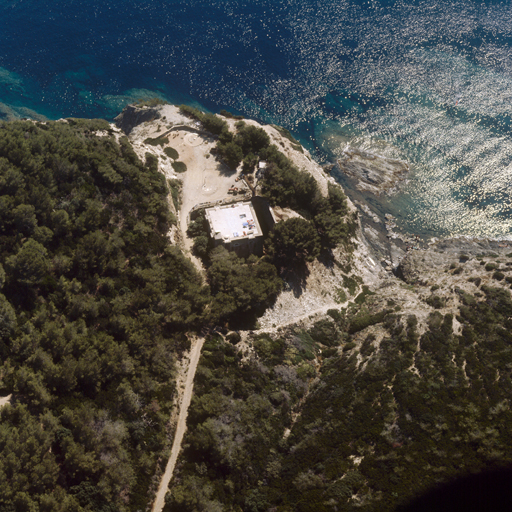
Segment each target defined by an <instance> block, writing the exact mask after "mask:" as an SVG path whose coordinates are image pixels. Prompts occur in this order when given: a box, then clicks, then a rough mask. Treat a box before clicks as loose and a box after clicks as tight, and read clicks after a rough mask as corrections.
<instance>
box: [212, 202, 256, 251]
mask: <svg viewBox="0 0 512 512" xmlns="http://www.w3.org/2000/svg"><path fill="white" fill-rule="evenodd" d="M205 213H206V218H207V220H208V222H209V224H210V230H211V236H212V237H213V238H215V239H217V240H220V239H222V240H223V241H224V243H230V242H231V241H233V240H236V239H242V238H255V237H257V236H262V234H263V233H262V231H261V228H260V225H259V222H258V218H257V217H256V213H255V211H254V208H253V206H252V204H251V203H249V202H245V203H235V204H232V205H226V206H216V207H214V208H207V209H206V210H205Z"/></svg>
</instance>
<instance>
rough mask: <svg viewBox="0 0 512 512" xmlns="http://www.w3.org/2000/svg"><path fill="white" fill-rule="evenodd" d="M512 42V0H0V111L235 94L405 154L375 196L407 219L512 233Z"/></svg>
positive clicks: (239, 105) (336, 147)
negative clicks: (398, 170) (398, 182)
mask: <svg viewBox="0 0 512 512" xmlns="http://www.w3.org/2000/svg"><path fill="white" fill-rule="evenodd" d="M511 47H512V2H510V1H506V2H496V1H486V2H482V1H470V0H459V1H435V0H434V1H430V0H429V1H378V0H370V1H364V2H363V1H354V0H322V1H314V0H285V1H283V0H209V1H205V0H186V1H185V0H168V1H163V0H146V1H143V0H102V1H97V0H88V1H85V0H65V1H64V0H51V1H48V0H37V1H36V0H0V49H1V51H0V116H2V115H3V117H4V118H8V117H13V116H14V117H33V118H37V117H38V115H44V116H46V117H48V118H51V119H58V118H60V117H69V116H75V117H78V116H82V117H106V118H108V119H112V118H113V117H114V116H115V115H116V114H117V113H118V112H119V111H120V110H121V109H122V108H123V106H124V105H126V104H127V103H129V102H132V101H135V100H137V99H138V98H145V97H151V96H155V95H158V96H161V97H164V98H166V99H168V100H169V101H171V102H174V103H188V104H192V105H197V106H201V107H203V108H207V109H209V110H211V111H218V110H220V109H222V108H226V109H229V110H231V111H235V112H237V113H242V114H244V115H246V116H248V117H253V118H256V119H258V120H260V121H262V122H270V123H275V124H280V125H283V126H285V127H286V128H288V129H289V130H290V131H292V132H293V133H294V134H295V135H296V137H297V138H299V139H300V140H301V141H302V142H303V143H304V145H306V146H307V147H308V149H310V151H311V152H312V153H313V154H314V155H315V156H316V157H317V158H318V159H320V160H321V161H326V162H327V161H333V160H335V159H336V158H338V157H340V156H341V155H342V153H343V150H345V149H347V148H354V149H363V150H365V151H369V152H372V153H374V154H376V155H382V156H385V157H391V158H397V159H400V160H404V161H406V162H408V163H409V164H410V168H411V171H410V174H409V176H408V180H407V182H406V183H404V184H403V185H402V187H401V189H400V192H399V193H398V194H397V195H395V196H393V197H392V198H390V199H380V200H379V201H376V200H373V199H372V198H369V199H370V200H373V202H374V204H375V205H376V207H377V208H379V209H381V210H382V211H386V212H391V213H392V214H394V215H395V216H396V217H397V220H398V223H399V225H401V226H402V227H403V228H404V229H407V230H408V231H411V232H414V233H417V234H421V235H424V236H433V235H436V236H446V235H468V236H481V237H497V238H511V237H512V217H511V211H512V201H511V193H510V185H511V178H512V139H511V132H510V128H511V123H512V102H511V99H512V48H511ZM337 179H339V180H340V181H343V180H344V177H343V176H337Z"/></svg>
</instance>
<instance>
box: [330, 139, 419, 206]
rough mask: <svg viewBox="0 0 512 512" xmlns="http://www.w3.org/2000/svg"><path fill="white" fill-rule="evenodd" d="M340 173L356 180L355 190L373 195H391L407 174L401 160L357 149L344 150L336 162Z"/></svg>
mask: <svg viewBox="0 0 512 512" xmlns="http://www.w3.org/2000/svg"><path fill="white" fill-rule="evenodd" d="M337 164H338V167H339V169H340V171H341V172H343V173H344V174H345V175H347V176H348V177H349V178H352V179H354V180H356V182H357V183H356V188H358V189H359V190H361V191H363V192H371V193H372V194H375V195H377V196H378V195H381V194H392V193H394V192H396V190H397V185H398V184H399V183H400V181H402V180H403V179H404V178H405V176H406V175H407V173H408V172H409V165H408V164H407V163H406V162H403V161H402V160H396V159H393V158H387V157H384V156H379V155H374V154H373V153H368V152H366V151H361V150H358V149H350V150H348V149H346V150H345V151H344V152H343V157H342V158H340V159H339V160H338V161H337Z"/></svg>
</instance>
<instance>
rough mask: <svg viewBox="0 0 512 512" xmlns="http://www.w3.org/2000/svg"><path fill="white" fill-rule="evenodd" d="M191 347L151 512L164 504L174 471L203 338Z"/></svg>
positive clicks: (183, 433) (160, 509)
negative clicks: (170, 439)
mask: <svg viewBox="0 0 512 512" xmlns="http://www.w3.org/2000/svg"><path fill="white" fill-rule="evenodd" d="M192 343H193V345H192V348H191V349H190V361H189V365H188V371H187V379H186V381H185V390H184V391H183V398H182V400H181V405H180V414H179V416H178V424H177V425H176V432H175V434H174V441H173V443H172V449H171V455H170V457H169V460H168V462H167V466H166V468H165V473H164V474H163V476H162V480H161V481H160V485H159V487H158V491H157V493H156V497H155V501H154V503H153V508H152V509H151V510H152V512H161V511H162V509H163V508H164V505H165V495H166V494H167V490H168V488H169V483H170V482H171V479H172V475H173V473H174V467H175V466H176V461H177V459H178V455H179V453H180V450H181V443H182V441H183V436H184V435H185V430H186V429H187V423H186V421H187V414H188V408H189V406H190V400H191V399H192V390H193V388H194V376H195V374H196V369H197V363H198V362H199V357H200V356H201V349H202V347H203V343H204V338H196V339H195V340H194V341H193V342H192Z"/></svg>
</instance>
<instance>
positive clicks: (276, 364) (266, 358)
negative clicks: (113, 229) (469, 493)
mask: <svg viewBox="0 0 512 512" xmlns="http://www.w3.org/2000/svg"><path fill="white" fill-rule="evenodd" d="M476 284H479V283H476ZM459 293H460V295H461V296H462V302H463V303H462V305H461V306H460V309H459V313H460V314H459V315H458V316H457V320H458V321H459V322H460V324H461V325H462V331H461V333H460V334H459V335H456V334H454V332H453V321H454V318H453V317H452V315H449V314H448V315H445V316H443V315H442V314H441V313H439V312H438V311H434V312H433V313H432V314H431V315H430V317H429V319H428V326H427V330H426V332H424V333H423V334H421V335H420V334H419V333H418V331H417V319H416V317H415V316H414V315H410V314H408V313H407V312H401V311H400V308H399V307H395V306H394V304H393V301H388V303H387V304H386V303H384V304H383V302H382V300H381V299H380V298H379V297H378V295H375V294H373V295H371V294H370V293H367V294H366V295H365V296H363V297H362V299H361V300H356V301H354V303H352V304H351V306H350V307H349V308H347V309H344V310H330V311H329V315H330V319H328V320H321V321H318V322H317V323H316V324H315V325H314V326H313V327H312V328H311V329H309V330H307V331H305V330H303V329H299V328H296V327H293V328H287V329H282V330H280V333H279V334H278V335H272V336H269V335H261V334H260V335H258V336H252V338H251V339H250V340H249V343H248V344H243V343H240V341H239V339H238V338H237V337H236V336H233V337H229V339H228V340H223V339H222V338H221V337H220V336H217V337H212V338H210V339H209V341H208V342H207V343H206V345H205V347H204V352H203V354H202V358H201V361H200V367H199V368H198V372H197V380H196V388H195V392H196V395H195V397H194V399H193V401H192V405H191V409H190V412H189V418H188V427H189V430H188V434H187V436H186V439H185V447H186V448H185V451H184V453H183V456H182V457H181V462H180V465H179V471H178V472H177V474H176V482H175V484H174V487H173V491H172V495H169V497H168V502H167V505H166V510H167V511H168V512H171V511H172V512H177V511H180V512H189V511H190V512H192V511H203V510H204V511H207V510H208V511H221V510H226V511H227V510H232V511H244V512H267V511H270V510H271V511H273V512H292V511H293V512H295V511H300V512H323V511H325V512H335V511H355V510H364V511H379V512H381V511H392V510H396V509H397V507H398V508H399V507H400V506H402V505H404V504H407V502H408V501H409V500H410V499H411V498H412V497H413V496H414V495H415V494H417V493H419V492H421V491H423V490H425V489H427V488H429V487H431V486H432V485H435V484H436V483H437V482H440V481H445V480H449V479H450V478H453V477H455V476H457V475H460V474H465V473H472V472H476V471H478V470H482V469H484V468H491V467H500V466H502V465H503V464H507V463H510V462H512V411H511V404H510V397H511V396H512V379H511V369H512V335H511V332H512V300H511V296H510V291H509V290H507V289H504V288H500V287H498V288H494V287H489V286H485V285H482V286H481V288H480V289H478V288H477V286H476V285H475V289H474V294H473V295H471V294H468V293H465V292H462V291H460V292H459ZM361 295H362V294H361ZM360 297H361V296H360ZM358 298H359V297H358ZM376 324H379V327H380V328H381V329H384V331H385V336H384V337H383V339H382V340H380V342H378V343H377V342H376V336H375V335H374V334H371V333H368V334H364V331H363V330H364V329H365V328H367V327H368V326H371V325H376ZM362 334H363V337H362V338H361V335H362Z"/></svg>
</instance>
